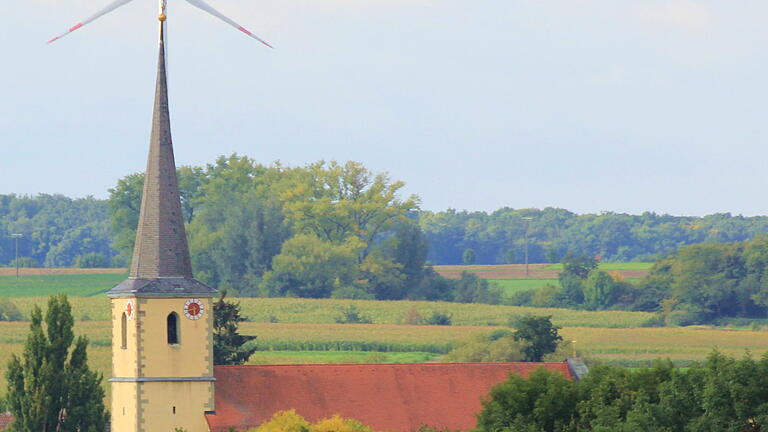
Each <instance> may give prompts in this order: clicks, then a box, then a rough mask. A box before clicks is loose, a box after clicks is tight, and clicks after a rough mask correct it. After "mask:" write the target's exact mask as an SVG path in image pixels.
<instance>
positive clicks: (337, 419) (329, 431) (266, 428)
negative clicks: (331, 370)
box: [248, 410, 375, 432]
mask: <svg viewBox="0 0 768 432" xmlns="http://www.w3.org/2000/svg"><path fill="white" fill-rule="evenodd" d="M248 432H375V431H374V430H373V429H371V428H370V427H368V426H366V425H364V424H362V423H360V422H359V421H357V420H354V419H349V418H343V417H341V416H339V415H338V414H337V415H334V416H332V417H329V418H327V419H323V420H319V421H318V422H316V423H314V424H312V423H310V422H308V421H307V420H306V419H304V417H302V416H301V415H299V414H298V413H297V412H296V410H287V411H278V412H276V413H275V414H274V415H273V416H272V418H271V419H269V421H267V422H265V423H263V424H262V425H260V426H259V427H257V428H256V429H251V430H249V431H248Z"/></svg>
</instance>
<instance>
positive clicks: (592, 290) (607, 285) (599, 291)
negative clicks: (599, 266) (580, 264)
mask: <svg viewBox="0 0 768 432" xmlns="http://www.w3.org/2000/svg"><path fill="white" fill-rule="evenodd" d="M616 290H617V284H616V282H615V281H614V280H613V278H612V277H611V275H609V274H608V273H606V272H604V271H601V270H596V271H593V272H592V273H590V274H589V277H588V278H587V280H586V282H584V306H586V308H587V309H590V310H598V309H605V308H607V307H608V306H610V305H612V304H613V303H614V300H615V298H614V297H615V293H616Z"/></svg>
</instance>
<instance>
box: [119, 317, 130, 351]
mask: <svg viewBox="0 0 768 432" xmlns="http://www.w3.org/2000/svg"><path fill="white" fill-rule="evenodd" d="M120 337H121V339H120V348H122V349H126V348H128V317H127V316H125V312H123V318H122V319H120Z"/></svg>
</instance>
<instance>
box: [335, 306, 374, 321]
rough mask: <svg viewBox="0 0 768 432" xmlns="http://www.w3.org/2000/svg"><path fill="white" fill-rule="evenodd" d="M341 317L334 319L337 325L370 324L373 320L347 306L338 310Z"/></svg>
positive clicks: (353, 307)
mask: <svg viewBox="0 0 768 432" xmlns="http://www.w3.org/2000/svg"><path fill="white" fill-rule="evenodd" d="M340 312H341V315H339V316H337V317H336V323H338V324H372V323H373V320H372V319H371V317H370V316H368V315H363V314H362V313H360V311H359V310H358V309H357V306H355V305H349V306H347V307H343V308H341V309H340Z"/></svg>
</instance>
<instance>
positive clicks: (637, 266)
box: [545, 262, 653, 271]
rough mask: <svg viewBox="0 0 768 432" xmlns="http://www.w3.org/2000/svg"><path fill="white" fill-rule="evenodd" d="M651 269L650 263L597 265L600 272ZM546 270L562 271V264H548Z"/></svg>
mask: <svg viewBox="0 0 768 432" xmlns="http://www.w3.org/2000/svg"><path fill="white" fill-rule="evenodd" d="M651 267H653V263H651V262H623V263H621V262H601V263H600V264H599V265H598V268H599V269H600V270H605V271H611V270H650V269H651ZM545 269H547V270H562V269H563V265H562V264H550V265H548V266H546V267H545Z"/></svg>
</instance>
